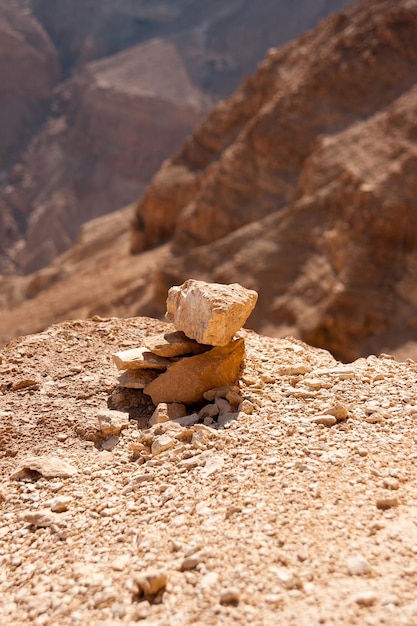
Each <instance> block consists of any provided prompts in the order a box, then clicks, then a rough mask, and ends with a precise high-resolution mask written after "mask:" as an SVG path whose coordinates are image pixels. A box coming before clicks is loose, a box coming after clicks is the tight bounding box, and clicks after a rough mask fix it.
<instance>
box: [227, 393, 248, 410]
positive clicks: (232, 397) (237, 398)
mask: <svg viewBox="0 0 417 626" xmlns="http://www.w3.org/2000/svg"><path fill="white" fill-rule="evenodd" d="M226 400H227V401H228V402H229V403H230V404H231V405H232V406H235V407H236V406H239V404H241V403H242V402H243V401H244V400H243V398H242V396H241V395H240V393H236V392H235V391H228V392H227V394H226Z"/></svg>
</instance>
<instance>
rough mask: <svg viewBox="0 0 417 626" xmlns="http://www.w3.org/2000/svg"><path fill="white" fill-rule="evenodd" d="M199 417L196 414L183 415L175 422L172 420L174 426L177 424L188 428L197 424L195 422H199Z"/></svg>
mask: <svg viewBox="0 0 417 626" xmlns="http://www.w3.org/2000/svg"><path fill="white" fill-rule="evenodd" d="M199 419H200V416H199V414H198V413H191V415H184V417H179V418H178V419H176V420H173V421H174V422H175V423H176V424H179V425H180V426H184V427H186V428H187V427H188V426H194V424H197V422H198V421H199Z"/></svg>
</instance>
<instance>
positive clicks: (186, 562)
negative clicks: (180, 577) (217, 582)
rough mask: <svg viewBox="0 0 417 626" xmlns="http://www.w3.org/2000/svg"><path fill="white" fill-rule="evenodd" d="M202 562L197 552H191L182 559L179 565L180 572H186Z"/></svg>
mask: <svg viewBox="0 0 417 626" xmlns="http://www.w3.org/2000/svg"><path fill="white" fill-rule="evenodd" d="M201 562H202V557H201V555H199V554H193V555H192V556H187V557H186V558H185V559H183V561H182V563H181V565H180V572H188V571H190V570H192V569H195V568H196V567H197V565H199V564H200V563H201Z"/></svg>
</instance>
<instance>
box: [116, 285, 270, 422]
mask: <svg viewBox="0 0 417 626" xmlns="http://www.w3.org/2000/svg"><path fill="white" fill-rule="evenodd" d="M257 299H258V294H257V293H256V291H253V290H249V289H245V288H244V287H242V286H241V285H239V284H233V285H221V284H217V283H205V282H202V281H196V280H187V281H186V282H185V283H184V284H183V285H181V286H179V287H172V288H171V289H170V290H169V292H168V298H167V313H166V318H167V320H168V321H169V322H172V324H173V325H174V327H175V329H176V330H175V331H174V332H169V333H165V334H163V335H155V336H151V337H149V338H148V339H146V340H145V342H144V345H143V346H141V347H139V348H133V349H131V350H125V351H123V352H116V353H115V354H113V361H114V363H115V364H116V366H117V367H118V369H119V370H124V372H123V373H122V374H121V376H120V377H119V385H120V386H121V387H129V388H134V389H143V392H144V393H145V394H147V395H149V396H150V397H151V399H152V402H153V403H154V404H155V405H156V406H157V409H156V411H155V413H154V416H153V417H152V420H151V421H152V423H156V422H158V421H164V420H165V419H166V420H168V419H178V418H182V417H184V416H185V415H186V413H187V410H186V407H185V405H195V404H197V403H199V402H202V401H204V400H208V401H209V400H210V401H213V400H216V399H218V398H220V399H222V398H223V399H225V400H226V401H227V402H228V404H229V405H236V404H238V403H239V402H240V401H241V400H242V398H241V397H240V396H239V394H238V391H239V389H238V387H236V384H237V382H238V379H239V373H240V369H241V365H242V362H243V359H244V356H245V345H244V340H243V338H237V339H236V338H234V335H235V333H236V332H237V331H238V330H239V329H240V328H242V326H243V324H244V323H245V322H246V320H247V318H248V317H249V315H250V313H251V312H252V310H253V309H254V307H255V304H256V301H257ZM217 404H219V402H217ZM217 409H218V407H217ZM215 410H216V409H212V413H213V411H215ZM206 413H210V409H206ZM158 416H159V417H158ZM206 417H212V416H210V415H206Z"/></svg>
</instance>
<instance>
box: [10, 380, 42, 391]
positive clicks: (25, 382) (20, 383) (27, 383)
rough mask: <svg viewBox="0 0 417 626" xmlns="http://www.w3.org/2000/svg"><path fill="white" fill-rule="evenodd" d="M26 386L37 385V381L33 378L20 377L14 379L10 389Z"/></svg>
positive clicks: (24, 387) (17, 389)
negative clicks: (19, 378)
mask: <svg viewBox="0 0 417 626" xmlns="http://www.w3.org/2000/svg"><path fill="white" fill-rule="evenodd" d="M27 387H32V388H33V387H39V382H38V381H37V380H34V379H33V378H22V379H21V380H18V381H16V382H15V383H13V385H12V391H19V390H20V389H26V388H27Z"/></svg>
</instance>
